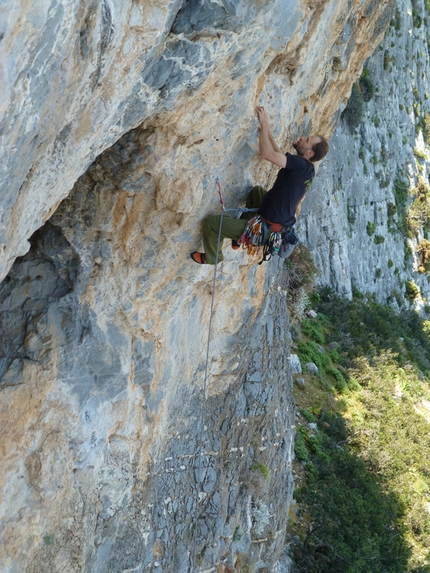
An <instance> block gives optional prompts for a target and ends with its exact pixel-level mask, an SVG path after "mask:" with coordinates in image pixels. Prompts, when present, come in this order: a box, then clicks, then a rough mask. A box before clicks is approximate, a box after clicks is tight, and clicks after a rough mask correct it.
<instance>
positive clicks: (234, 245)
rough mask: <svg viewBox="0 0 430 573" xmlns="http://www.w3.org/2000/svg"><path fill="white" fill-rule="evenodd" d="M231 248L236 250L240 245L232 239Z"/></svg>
mask: <svg viewBox="0 0 430 573" xmlns="http://www.w3.org/2000/svg"><path fill="white" fill-rule="evenodd" d="M231 248H232V249H233V251H237V249H240V245H239V243H238V242H237V241H235V240H234V239H233V240H232V242H231Z"/></svg>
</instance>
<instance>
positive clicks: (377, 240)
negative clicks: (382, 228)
mask: <svg viewBox="0 0 430 573" xmlns="http://www.w3.org/2000/svg"><path fill="white" fill-rule="evenodd" d="M373 242H374V243H375V245H381V244H382V243H385V237H383V236H382V235H375V238H374V239H373Z"/></svg>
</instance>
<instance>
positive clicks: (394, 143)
mask: <svg viewBox="0 0 430 573" xmlns="http://www.w3.org/2000/svg"><path fill="white" fill-rule="evenodd" d="M427 10H428V8H427ZM427 10H426V3H425V2H424V1H421V0H416V1H411V0H399V1H398V2H397V6H396V13H395V14H394V16H393V19H392V20H391V24H390V26H389V28H388V30H387V33H386V36H385V39H384V41H383V42H382V44H381V45H380V46H379V47H378V49H377V50H376V51H375V53H374V54H373V55H372V56H371V57H370V58H369V59H368V60H367V61H366V62H365V70H366V74H367V81H368V82H370V85H371V87H372V90H373V97H372V98H371V99H370V100H369V101H367V102H364V113H363V116H362V118H361V122H360V125H359V126H358V127H357V128H356V129H354V130H352V133H351V129H350V128H349V127H348V125H347V123H346V122H345V121H341V122H340V123H339V125H338V127H337V129H336V130H335V132H334V134H333V137H332V138H331V141H330V143H331V151H330V153H329V155H328V157H327V159H326V161H324V162H323V163H322V165H321V169H320V171H319V174H318V180H317V181H316V183H315V185H314V186H313V193H310V194H309V196H308V197H307V200H306V201H305V202H304V205H303V209H302V216H301V219H300V222H299V228H300V235H301V237H302V238H303V239H304V240H305V241H306V242H307V245H308V246H309V247H310V248H311V249H312V252H313V254H314V256H315V259H316V262H317V264H318V268H319V281H320V282H321V283H323V284H324V283H325V284H331V285H332V286H334V287H336V288H337V290H338V291H339V292H340V293H342V294H345V295H347V296H351V293H352V287H353V285H355V287H356V288H358V290H360V291H361V292H365V293H369V294H374V295H375V296H376V298H377V300H378V301H379V302H382V303H387V302H388V303H389V304H392V305H394V306H396V307H398V308H399V307H402V306H404V305H405V304H406V305H409V302H408V297H407V296H405V294H406V292H405V284H406V281H413V282H414V283H415V284H416V285H417V287H418V288H419V290H420V296H418V297H417V298H416V299H415V301H414V303H413V304H414V306H415V308H417V310H419V311H422V309H423V306H424V304H425V301H426V300H429V298H430V290H429V281H428V273H426V272H422V270H423V269H422V268H420V264H421V263H420V260H419V259H420V257H419V254H418V252H417V247H419V243H420V241H421V240H422V239H423V238H425V237H426V238H428V224H427V223H426V220H427V217H428V213H427V211H428V209H427V207H426V203H425V202H422V203H421V205H420V206H419V208H418V214H419V212H420V211H421V213H420V214H419V219H421V221H420V220H418V221H417V222H414V221H411V224H410V225H409V226H411V225H412V227H413V228H415V227H416V233H415V232H414V233H411V231H410V230H408V229H405V225H404V221H402V218H404V217H405V214H404V213H402V207H403V210H405V211H406V213H407V211H408V210H409V209H410V207H411V203H412V202H413V200H414V198H416V197H417V188H418V189H419V186H420V181H421V184H424V186H425V187H428V184H429V171H428V169H429V155H428V143H429V142H428V141H427V144H426V142H425V141H424V137H423V132H424V135H426V133H425V132H426V131H427V130H428V129H429V127H430V124H428V123H427V124H426V122H427V116H428V114H429V113H430V100H429V92H430V89H429V74H430V59H429V48H428V35H427V34H428V32H427V30H428V20H429V14H428V13H427ZM428 133H429V134H430V131H429V132H428ZM399 195H400V198H399ZM402 196H403V197H404V201H405V205H403V206H402V201H401V199H402ZM399 199H400V200H399ZM412 215H413V213H412ZM410 216H411V212H409V217H410ZM420 271H421V272H420Z"/></svg>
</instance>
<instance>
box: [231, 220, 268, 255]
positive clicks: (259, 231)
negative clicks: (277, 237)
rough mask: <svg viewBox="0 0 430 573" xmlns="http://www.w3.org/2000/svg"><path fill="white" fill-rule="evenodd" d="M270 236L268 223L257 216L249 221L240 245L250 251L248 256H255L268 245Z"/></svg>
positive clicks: (239, 241) (240, 239)
mask: <svg viewBox="0 0 430 573" xmlns="http://www.w3.org/2000/svg"><path fill="white" fill-rule="evenodd" d="M269 234H270V232H269V229H268V227H267V225H266V223H265V222H264V221H263V219H262V218H261V217H260V216H259V215H257V216H256V217H253V218H252V219H250V220H249V221H248V223H247V225H246V227H245V229H244V231H243V233H242V235H241V236H240V238H239V240H238V243H239V244H240V245H242V248H243V249H245V250H246V251H248V255H255V254H256V253H258V252H259V251H260V248H261V247H263V246H264V245H265V244H266V242H267V240H268V238H269Z"/></svg>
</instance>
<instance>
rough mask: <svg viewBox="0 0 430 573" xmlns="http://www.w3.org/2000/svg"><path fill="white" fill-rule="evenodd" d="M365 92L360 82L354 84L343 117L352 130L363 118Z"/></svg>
mask: <svg viewBox="0 0 430 573" xmlns="http://www.w3.org/2000/svg"><path fill="white" fill-rule="evenodd" d="M363 101H364V100H363V94H362V93H361V88H360V84H359V82H356V83H355V84H354V85H353V86H352V90H351V95H350V97H349V100H348V103H347V104H346V107H345V109H344V110H343V112H342V118H343V119H344V120H345V122H346V124H347V125H348V127H349V129H350V131H351V132H353V131H354V130H355V129H357V127H358V126H359V125H360V123H361V122H362V120H363V116H364V104H363Z"/></svg>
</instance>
